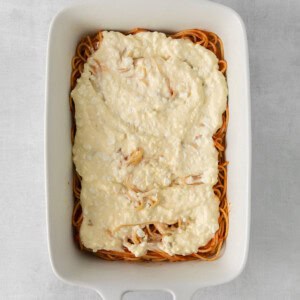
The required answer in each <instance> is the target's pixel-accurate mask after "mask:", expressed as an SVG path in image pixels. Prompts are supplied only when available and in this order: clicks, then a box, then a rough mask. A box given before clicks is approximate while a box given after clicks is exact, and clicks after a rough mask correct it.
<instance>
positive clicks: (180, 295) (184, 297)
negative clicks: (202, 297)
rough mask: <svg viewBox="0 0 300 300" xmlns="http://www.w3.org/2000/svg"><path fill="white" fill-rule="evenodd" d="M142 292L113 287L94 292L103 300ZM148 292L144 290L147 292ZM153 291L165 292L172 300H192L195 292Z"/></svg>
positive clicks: (173, 289)
mask: <svg viewBox="0 0 300 300" xmlns="http://www.w3.org/2000/svg"><path fill="white" fill-rule="evenodd" d="M136 291H139V292H142V291H143V290H138V289H128V290H120V289H118V288H113V287H107V288H101V290H99V289H96V292H97V293H98V294H99V295H100V296H101V297H102V299H103V300H122V299H123V296H124V295H125V294H126V293H128V292H136ZM147 291H149V290H145V292H147ZM155 291H158V292H159V291H163V292H167V293H169V294H171V295H172V297H173V299H172V300H189V299H192V296H193V295H194V293H195V292H196V291H195V290H188V289H184V288H182V289H177V288H172V289H158V290H156V289H155Z"/></svg>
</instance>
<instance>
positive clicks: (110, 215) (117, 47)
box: [72, 32, 227, 256]
mask: <svg viewBox="0 0 300 300" xmlns="http://www.w3.org/2000/svg"><path fill="white" fill-rule="evenodd" d="M72 97H73V99H74V102H75V107H76V114H75V117H76V126H77V132H76V137H75V144H74V147H73V159H74V163H75V166H76V170H77V172H78V173H79V174H80V176H81V177H82V190H81V204H82V208H83V216H84V219H83V223H82V225H81V228H80V238H81V241H82V243H83V244H84V246H85V247H87V248H89V249H92V250H93V251H97V250H100V249H105V250H116V251H124V249H125V248H127V249H129V251H131V252H132V253H134V254H135V255H136V256H141V255H143V254H145V253H146V252H147V250H153V249H159V250H163V251H165V252H167V253H169V254H170V255H174V254H182V255H188V254H191V253H195V252H197V249H198V248H199V247H201V246H204V245H205V244H207V242H208V241H209V240H210V239H211V238H212V237H213V236H214V234H215V232H216V231H217V230H218V226H219V225H218V217H219V208H218V206H219V200H218V198H217V197H216V196H215V195H214V192H213V186H214V185H215V184H216V182H217V177H218V153H217V150H216V149H215V147H214V143H213V139H212V136H213V134H214V133H215V132H216V131H217V129H218V128H219V127H220V126H221V123H222V113H223V112H224V110H225V108H226V99H227V87H226V81H225V78H224V76H223V75H222V74H221V73H220V72H219V71H218V60H217V58H216V56H215V55H214V54H213V53H212V52H211V51H209V50H207V49H205V48H204V47H202V46H200V45H195V44H193V43H192V42H190V41H188V40H183V39H176V40H175V39H171V38H168V37H166V36H165V34H163V33H157V32H143V33H138V34H136V35H129V36H125V35H123V34H121V33H118V32H103V41H102V42H101V45H100V47H99V49H98V50H97V51H96V52H95V53H93V54H92V56H91V57H90V58H89V59H88V62H87V63H86V64H85V66H84V72H83V73H82V75H81V77H80V78H79V79H78V82H77V85H76V87H75V89H74V90H73V91H72ZM178 221H180V226H179V227H178V228H173V229H172V230H169V229H168V228H167V229H166V228H165V226H164V224H174V223H176V222H178ZM153 223H156V224H161V225H162V229H161V231H162V232H163V233H164V234H163V237H162V240H161V241H158V242H157V241H156V242H153V241H150V240H149V237H148V236H147V234H145V232H144V231H143V228H144V227H145V225H146V224H153ZM132 235H134V236H138V239H139V243H138V244H133V243H132V241H131V240H130V239H131V237H132Z"/></svg>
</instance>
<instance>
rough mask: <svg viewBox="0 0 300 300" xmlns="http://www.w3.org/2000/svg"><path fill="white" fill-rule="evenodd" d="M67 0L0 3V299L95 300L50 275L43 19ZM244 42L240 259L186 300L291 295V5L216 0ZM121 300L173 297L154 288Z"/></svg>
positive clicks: (298, 180)
mask: <svg viewBox="0 0 300 300" xmlns="http://www.w3.org/2000/svg"><path fill="white" fill-rule="evenodd" d="M71 2H72V1H71V0H64V1H62V0H53V1H50V0H48V1H38V0H36V1H30V0H13V1H11V0H1V2H0V36H1V39H0V41H1V47H0V49H1V50H0V91H1V102H0V176H1V180H0V182H1V183H0V185H1V197H0V202H1V209H0V220H1V227H0V266H1V267H0V298H1V299H55V300H57V299H72V300H73V299H99V296H98V295H97V294H96V293H95V292H93V291H91V290H87V289H83V288H78V287H73V286H69V285H67V284H65V283H63V282H61V281H60V280H59V279H57V278H56V277H55V275H54V274H53V272H52V270H51V267H50V262H49V258H48V249H47V242H46V226H45V225H46V221H45V191H44V169H43V138H44V133H43V126H44V123H43V122H44V114H43V111H44V83H45V60H46V45H47V35H48V28H49V23H50V20H51V18H52V17H53V16H54V14H55V13H56V12H57V11H58V10H60V9H61V8H62V7H63V6H65V5H67V4H70V3H71ZM217 2H220V3H223V4H225V5H227V6H230V7H232V8H233V9H234V10H236V11H237V12H238V13H239V14H240V15H241V16H242V18H243V20H244V22H245V24H246V28H247V32H248V41H249V52H250V71H251V98H252V104H251V106H252V132H253V166H252V170H253V172H252V224H251V241H250V251H249V259H248V263H247V265H246V268H245V270H244V272H243V273H242V275H241V276H239V277H238V278H237V279H236V280H234V281H232V282H230V283H228V284H225V285H221V286H217V287H210V288H205V289H202V290H200V291H198V292H197V293H196V294H195V296H194V299H300V284H299V283H300V223H299V213H300V173H299V170H300V137H299V134H300V1H298V0H290V1H288V0H287V1H283V0H273V1H272V0H255V1H247V0H218V1H217ZM124 299H126V300H138V299H148V300H150V299H157V300H162V299H172V297H171V296H170V295H168V294H164V293H160V292H139V293H132V294H127V295H125V296H124Z"/></svg>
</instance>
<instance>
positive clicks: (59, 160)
mask: <svg viewBox="0 0 300 300" xmlns="http://www.w3.org/2000/svg"><path fill="white" fill-rule="evenodd" d="M133 27H145V28H149V29H153V30H158V31H178V30H181V29H187V28H202V29H207V30H210V31H213V32H216V33H217V34H218V35H219V36H220V37H221V38H222V40H223V42H224V48H225V58H226V59H227V62H228V72H227V76H228V86H229V106H230V123H229V128H228V134H227V143H228V148H227V159H228V160H229V162H230V165H229V168H228V197H229V201H230V203H231V206H230V231H229V236H228V239H227V241H226V245H225V249H224V251H223V252H224V253H223V255H222V257H221V258H220V259H218V260H217V261H214V262H201V261H193V262H183V263H126V262H107V261H103V260H100V259H97V258H96V257H92V256H90V255H86V254H84V253H82V252H80V251H79V250H78V249H77V247H76V246H75V244H74V241H73V236H72V227H71V213H72V207H73V197H72V189H71V182H72V158H71V142H70V126H71V119H70V111H69V103H68V96H69V89H70V72H71V65H70V63H71V58H72V56H73V54H74V49H75V47H76V44H77V42H78V41H79V39H80V37H82V36H83V35H85V34H87V33H93V32H96V31H98V30H99V29H112V30H128V29H131V28H133ZM45 153H46V191H47V193H46V194H47V203H48V204H47V205H48V211H47V217H48V235H49V250H50V257H51V262H52V267H53V270H54V272H55V273H56V275H57V276H58V277H60V278H61V279H62V280H64V281H66V282H69V283H73V284H77V285H81V286H86V287H90V288H93V289H95V290H97V291H98V292H99V293H100V294H101V295H102V296H103V297H104V298H105V299H120V298H121V295H122V294H123V293H124V292H125V291H131V290H142V289H146V290H165V291H169V292H171V293H172V294H173V295H176V297H177V298H178V299H189V298H190V297H191V295H192V294H193V293H194V292H195V291H196V290H197V289H199V288H201V287H204V286H210V285H216V284H221V283H225V282H227V281H229V280H232V279H233V278H235V277H236V276H238V274H240V273H241V271H242V269H243V267H244V265H245V263H246V258H247V251H248V243H249V220H250V156H251V142H250V96H249V67H248V49H247V39H246V32H245V28H244V25H243V22H242V20H241V18H240V17H239V16H238V15H237V14H236V13H235V12H234V11H233V10H231V9H229V8H227V7H224V6H222V5H219V4H216V3H212V2H208V1H200V0H197V1H196V0H195V1H193V0H189V1H186V0H185V1H174V0H164V1H161V0H151V1H140V0H131V1H116V0H98V1H97V2H95V3H89V4H87V3H85V4H82V5H78V4H77V5H74V6H71V7H68V8H66V9H64V10H63V11H61V12H60V13H59V14H58V15H57V16H56V17H55V18H54V20H53V22H52V25H51V29H50V33H49V44H48V63H47V91H46V143H45Z"/></svg>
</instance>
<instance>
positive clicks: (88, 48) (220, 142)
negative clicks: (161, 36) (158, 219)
mask: <svg viewBox="0 0 300 300" xmlns="http://www.w3.org/2000/svg"><path fill="white" fill-rule="evenodd" d="M143 31H147V30H146V29H141V28H136V29H133V30H131V31H129V32H127V33H126V34H136V33H138V32H143ZM169 36H170V37H172V38H174V39H189V40H191V41H192V42H193V43H196V44H199V45H201V46H203V47H205V48H207V49H209V50H210V51H212V52H213V53H214V54H215V55H216V56H217V58H218V59H219V70H220V72H222V73H223V74H224V75H225V74H226V69H227V63H226V61H225V60H224V50H223V44H222V41H221V39H220V38H219V37H218V36H217V35H216V34H215V33H212V32H208V31H204V30H199V29H189V30H183V31H179V32H177V33H175V34H170V35H169ZM101 41H102V32H101V31H100V32H98V33H97V34H96V35H95V36H93V37H91V36H87V37H85V38H84V39H82V40H81V41H80V42H79V44H78V46H77V49H76V54H75V56H74V58H73V60H72V75H71V89H73V88H74V87H75V86H76V82H77V79H78V78H79V77H80V75H81V73H82V72H83V67H84V64H85V63H86V62H87V59H88V58H89V57H90V56H91V55H92V53H93V52H94V51H96V50H97V49H98V48H99V45H100V43H101ZM69 102H70V110H71V114H72V129H71V141H72V144H74V138H75V134H76V123H75V106H74V102H73V99H72V98H71V96H70V101H69ZM228 119H229V111H228V105H227V108H226V111H225V112H224V113H223V116H222V120H223V122H222V126H221V127H220V128H219V129H218V131H217V132H216V133H215V134H214V136H213V140H214V145H215V147H216V149H217V151H218V160H219V165H218V169H219V173H218V182H217V183H216V184H215V186H214V193H215V195H216V196H217V197H218V198H219V201H220V203H219V211H220V215H219V220H218V221H219V229H218V231H217V232H216V233H215V236H214V237H213V238H212V239H211V240H210V241H209V242H208V243H207V244H206V245H205V246H203V247H200V248H199V249H198V252H197V253H193V254H190V255H186V256H183V255H174V256H171V255H169V254H168V253H166V252H163V251H160V250H151V251H150V250H149V251H148V252H147V253H146V254H145V255H143V256H141V257H136V256H135V255H134V254H133V253H131V252H129V251H128V250H127V249H126V248H125V249H124V251H123V252H118V251H107V250H98V251H97V252H96V253H95V255H97V256H98V257H100V258H103V259H106V260H126V261H140V260H147V261H186V260H195V259H200V260H205V261H211V260H215V259H217V258H218V257H219V256H220V251H221V248H222V245H223V244H224V241H225V240H226V237H227V234H228V225H229V220H228V214H229V208H228V201H227V165H228V162H227V161H226V159H225V148H226V142H225V137H226V130H227V124H228ZM140 155H143V154H142V153H141V154H140V153H135V154H133V157H132V158H133V159H137V161H138V160H139V159H140ZM135 161H136V160H135ZM135 161H134V160H132V162H130V163H135ZM137 163H138V162H137ZM80 192H81V178H80V176H79V174H78V173H77V172H76V170H75V167H74V173H73V195H74V200H75V202H74V209H73V214H72V224H73V228H74V236H75V241H76V242H77V243H78V244H79V246H80V248H81V249H82V250H87V251H90V250H89V249H87V248H85V247H84V246H83V245H82V243H81V241H80V237H79V230H80V226H81V223H82V220H83V215H82V208H81V204H80ZM155 205H156V204H155ZM144 225H145V227H144V229H143V231H144V232H145V234H147V235H148V238H149V239H150V240H152V241H159V240H161V238H162V232H163V231H164V230H172V228H177V227H179V226H181V220H178V222H176V223H174V224H170V225H168V224H158V223H155V224H144ZM139 241H140V240H139V237H137V236H133V237H132V238H131V239H130V240H129V242H130V243H133V244H134V243H139Z"/></svg>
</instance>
